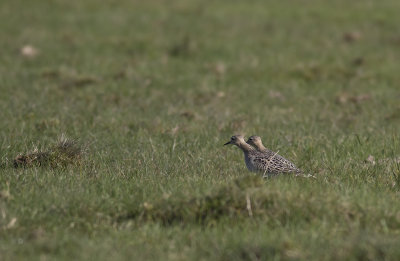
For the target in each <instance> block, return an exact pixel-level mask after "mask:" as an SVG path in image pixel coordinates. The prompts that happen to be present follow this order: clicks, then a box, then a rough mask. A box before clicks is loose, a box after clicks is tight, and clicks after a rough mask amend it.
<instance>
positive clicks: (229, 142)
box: [224, 141, 232, 146]
mask: <svg viewBox="0 0 400 261" xmlns="http://www.w3.org/2000/svg"><path fill="white" fill-rule="evenodd" d="M228 144H232V143H231V141H228V142H227V143H225V144H224V146H225V145H228Z"/></svg>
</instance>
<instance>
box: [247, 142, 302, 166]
mask: <svg viewBox="0 0 400 261" xmlns="http://www.w3.org/2000/svg"><path fill="white" fill-rule="evenodd" d="M247 143H248V144H250V145H251V146H253V147H254V148H255V149H256V150H257V152H259V153H261V154H262V156H261V157H255V158H254V161H255V163H254V164H259V165H262V166H264V170H265V172H266V173H271V174H278V173H301V170H300V169H298V168H297V167H296V165H294V164H293V163H292V162H291V161H289V160H287V159H285V158H284V157H282V156H281V155H279V154H278V153H277V152H273V151H271V150H269V149H267V148H266V147H264V145H263V144H262V141H261V138H260V137H259V136H251V137H250V138H249V139H248V140H247Z"/></svg>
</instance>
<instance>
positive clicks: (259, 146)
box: [257, 143, 267, 151]
mask: <svg viewBox="0 0 400 261" xmlns="http://www.w3.org/2000/svg"><path fill="white" fill-rule="evenodd" d="M257 147H258V149H259V150H260V151H264V150H267V148H266V147H264V145H263V144H262V143H259V144H258V146H257Z"/></svg>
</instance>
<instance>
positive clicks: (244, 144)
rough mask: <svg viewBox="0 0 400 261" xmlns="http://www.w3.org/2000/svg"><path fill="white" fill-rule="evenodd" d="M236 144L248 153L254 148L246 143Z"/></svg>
mask: <svg viewBox="0 0 400 261" xmlns="http://www.w3.org/2000/svg"><path fill="white" fill-rule="evenodd" d="M238 146H239V148H241V149H242V150H243V152H244V153H248V152H250V151H253V150H254V148H253V147H252V146H250V145H249V144H247V143H240V144H239V145H238Z"/></svg>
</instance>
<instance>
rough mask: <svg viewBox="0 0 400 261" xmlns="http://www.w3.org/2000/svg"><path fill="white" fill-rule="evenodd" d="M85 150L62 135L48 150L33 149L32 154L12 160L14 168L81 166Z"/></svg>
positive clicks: (21, 155) (22, 155)
mask: <svg viewBox="0 0 400 261" xmlns="http://www.w3.org/2000/svg"><path fill="white" fill-rule="evenodd" d="M84 154H85V148H84V147H82V146H80V145H79V144H78V142H77V141H76V140H73V139H69V138H67V137H65V136H64V135H62V136H61V137H60V138H59V140H58V141H57V142H56V143H55V144H54V145H52V146H50V147H49V148H48V149H45V150H38V149H37V148H36V149H34V150H33V151H32V152H29V153H26V154H20V155H18V156H17V157H16V158H15V159H14V168H20V167H25V168H27V167H51V168H58V167H66V166H68V165H81V164H82V161H83V159H84Z"/></svg>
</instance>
